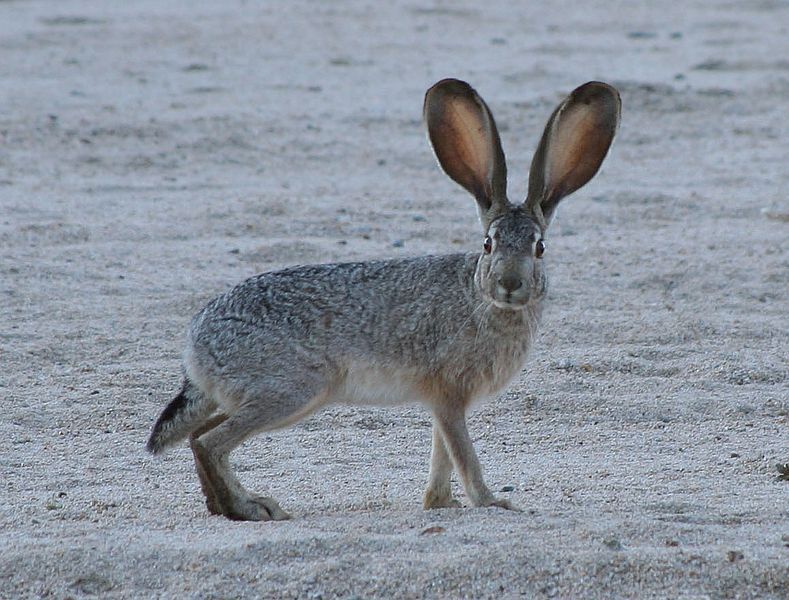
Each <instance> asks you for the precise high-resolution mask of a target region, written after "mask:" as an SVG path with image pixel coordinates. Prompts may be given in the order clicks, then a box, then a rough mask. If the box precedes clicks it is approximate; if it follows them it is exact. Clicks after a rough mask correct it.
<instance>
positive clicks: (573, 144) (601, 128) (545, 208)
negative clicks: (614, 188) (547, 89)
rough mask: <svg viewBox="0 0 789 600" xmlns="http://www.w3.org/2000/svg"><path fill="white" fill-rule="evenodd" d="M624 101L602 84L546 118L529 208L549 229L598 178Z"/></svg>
mask: <svg viewBox="0 0 789 600" xmlns="http://www.w3.org/2000/svg"><path fill="white" fill-rule="evenodd" d="M621 107H622V102H621V100H620V98H619V92H617V91H616V89H615V88H613V87H611V86H610V85H608V84H605V83H601V82H599V81H590V82H589V83H585V84H584V85H582V86H581V87H579V88H576V89H575V90H573V92H572V93H571V94H570V95H569V96H567V98H565V100H564V101H563V102H562V103H561V104H559V106H558V107H557V108H556V110H555V111H554V112H553V114H552V115H551V118H550V119H549V120H548V124H547V125H546V126H545V132H544V133H543V134H542V139H541V140H540V145H539V147H538V148H537V152H536V153H535V155H534V159H533V160H532V163H531V169H530V171H529V195H528V196H527V197H526V206H527V207H528V208H529V210H530V211H531V212H532V213H534V214H535V215H536V216H537V217H538V219H540V220H541V221H542V223H541V225H542V226H543V228H544V227H546V226H547V225H548V224H549V223H550V221H551V218H552V217H553V213H554V210H555V209H556V205H557V204H559V201H560V200H561V199H562V198H564V197H565V196H568V195H569V194H572V193H573V192H574V191H575V190H577V189H578V188H580V187H581V186H583V185H585V184H586V183H587V182H588V181H589V180H590V179H591V178H592V177H594V175H595V173H597V170H598V169H599V168H600V165H601V164H602V163H603V159H604V158H605V155H606V154H607V153H608V149H609V148H610V147H611V142H613V140H614V134H616V129H617V126H618V125H619V114H620V112H621Z"/></svg>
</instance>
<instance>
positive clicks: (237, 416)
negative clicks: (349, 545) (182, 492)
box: [190, 397, 323, 521]
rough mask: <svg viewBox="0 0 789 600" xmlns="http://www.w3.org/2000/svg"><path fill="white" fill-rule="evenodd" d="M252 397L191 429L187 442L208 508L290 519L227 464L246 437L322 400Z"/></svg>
mask: <svg viewBox="0 0 789 600" xmlns="http://www.w3.org/2000/svg"><path fill="white" fill-rule="evenodd" d="M321 400H322V399H321V398H318V397H316V398H314V399H313V401H312V402H309V403H307V404H305V403H303V402H301V403H291V402H288V401H280V402H268V403H267V402H266V401H265V400H264V401H260V400H258V401H252V402H246V403H244V404H242V406H241V408H240V409H239V410H238V411H237V412H235V413H234V414H232V415H230V416H225V415H219V416H217V417H215V418H214V419H211V420H210V421H208V422H207V423H206V424H205V425H204V426H203V427H202V428H201V429H199V430H197V431H195V432H194V434H193V435H192V436H191V439H190V446H191V448H192V453H193V454H194V457H195V464H196V467H197V473H198V476H199V477H200V484H201V486H202V488H203V493H204V494H205V497H206V505H207V506H208V510H209V511H210V512H211V513H213V514H220V515H224V516H225V517H227V518H228V519H233V520H239V521H282V520H285V519H289V518H290V515H288V513H286V512H285V511H284V510H282V508H280V506H279V504H277V502H276V500H274V499H273V498H270V497H268V496H261V495H258V494H253V493H251V492H249V491H247V490H246V489H245V488H244V486H243V485H242V484H241V482H240V481H239V480H238V478H237V477H236V476H235V474H234V473H233V471H232V468H231V466H230V460H229V457H230V453H231V452H232V451H233V450H234V449H235V448H237V447H238V446H239V445H240V444H241V443H242V442H243V441H244V440H245V439H247V438H248V437H250V436H252V435H254V434H255V433H258V432H260V431H264V430H270V429H275V428H277V427H281V426H284V425H287V424H289V423H293V422H295V421H298V420H300V419H302V418H304V417H305V416H307V415H308V414H310V413H312V412H313V411H314V410H316V409H317V408H318V407H319V406H321V405H322V404H323V402H322V401H321Z"/></svg>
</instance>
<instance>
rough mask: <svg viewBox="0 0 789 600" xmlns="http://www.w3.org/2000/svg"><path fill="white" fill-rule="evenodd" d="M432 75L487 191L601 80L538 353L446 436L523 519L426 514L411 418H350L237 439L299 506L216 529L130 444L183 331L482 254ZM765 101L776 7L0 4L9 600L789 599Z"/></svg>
mask: <svg viewBox="0 0 789 600" xmlns="http://www.w3.org/2000/svg"><path fill="white" fill-rule="evenodd" d="M579 6H582V8H579ZM449 76H454V77H459V78H462V79H465V80H467V81H469V82H470V83H472V85H474V86H475V87H476V88H477V89H478V90H479V92H480V93H481V94H482V95H483V96H484V97H485V99H486V100H487V101H488V103H489V104H490V106H491V108H492V110H493V112H494V114H495V116H496V118H497V120H498V123H499V129H500V132H501V138H502V143H503V145H504V148H505V151H506V153H507V156H508V160H509V171H510V193H511V197H512V198H513V199H517V198H521V197H523V196H524V195H525V190H526V180H527V172H528V165H529V161H530V159H531V156H532V153H533V151H534V149H535V147H536V145H537V141H538V139H539V135H540V133H541V131H542V128H543V126H544V124H545V121H546V119H547V118H548V116H549V115H550V112H551V110H552V109H553V107H554V106H555V105H556V103H557V102H558V101H559V100H560V99H561V98H562V97H563V96H564V95H565V94H567V93H568V92H569V91H570V90H571V89H573V88H574V87H576V86H577V85H579V84H581V83H583V82H585V81H588V80H591V79H599V80H603V81H607V82H609V83H611V84H613V85H615V86H616V87H617V88H618V89H619V90H620V91H621V95H622V101H623V107H624V108H623V113H622V124H621V129H620V132H619V137H618V139H617V141H616V142H615V145H614V148H613V150H612V152H611V154H610V155H609V157H608V159H607V160H606V162H605V164H604V165H603V168H602V170H601V171H600V173H599V174H598V175H597V177H596V178H595V180H594V181H593V182H592V183H590V184H589V185H588V186H587V187H585V188H584V189H582V190H581V191H579V192H578V193H577V194H575V195H574V196H572V197H571V198H570V199H568V200H567V201H566V202H565V203H564V204H563V206H562V208H561V210H560V211H559V215H558V217H557V219H556V221H555V222H554V224H553V226H552V228H551V230H550V238H549V240H548V252H547V253H546V257H545V260H546V261H547V269H548V273H549V277H550V281H551V284H550V296H549V302H548V304H547V307H546V311H545V315H544V319H543V322H542V326H541V330H540V333H539V335H538V339H537V341H536V344H535V347H534V350H533V352H532V354H531V357H530V359H529V362H528V364H527V366H526V368H525V369H524V370H523V372H522V373H521V374H520V375H519V376H518V377H517V378H516V380H515V381H514V382H513V384H512V385H511V386H510V387H509V388H508V390H507V391H506V392H505V393H503V394H501V395H500V396H499V397H498V398H492V399H490V400H489V401H488V402H486V403H484V404H481V405H479V406H477V407H476V408H475V410H474V412H473V413H472V414H471V416H470V418H469V428H470V431H471V434H472V437H473V439H474V443H475V446H476V449H477V452H478V453H479V455H480V460H481V461H482V464H483V467H484V469H485V475H486V479H487V482H488V484H489V485H490V486H491V488H492V489H493V490H494V491H496V492H497V493H499V494H500V495H501V496H502V497H506V498H508V499H510V500H511V501H512V502H513V503H514V504H516V505H517V506H519V507H521V508H522V509H523V511H522V512H519V513H516V512H509V511H504V510H501V509H476V508H465V509H459V510H450V509H444V510H436V511H429V512H426V511H423V510H422V506H421V496H422V491H423V489H424V486H425V483H426V479H427V468H428V460H429V452H430V415H429V413H428V411H426V410H425V409H424V408H423V407H420V406H404V407H400V408H390V409H384V408H372V407H347V406H346V407H333V408H329V409H327V410H325V411H324V412H321V413H320V414H318V415H316V416H314V417H312V418H310V419H308V420H306V421H304V422H302V423H300V424H298V425H296V426H293V427H291V428H290V429H287V430H284V431H280V432H275V433H271V434H265V435H260V436H258V437H256V438H253V439H251V440H249V441H248V442H247V443H246V444H244V445H243V446H242V447H241V448H240V449H239V450H238V452H237V453H235V454H234V463H235V464H236V465H237V469H238V473H239V476H240V477H241V478H242V480H243V481H244V483H245V484H246V485H247V486H248V487H249V488H250V489H252V490H255V491H259V492H265V493H270V494H272V495H273V496H275V497H276V498H277V500H278V501H279V502H280V503H281V505H282V506H283V508H285V509H286V510H288V511H289V512H291V513H292V514H293V515H294V519H293V520H292V521H288V522H280V523H238V522H230V521H228V520H225V519H223V518H220V517H214V516H211V515H209V514H208V512H207V510H206V508H205V505H204V503H203V497H202V494H201V493H200V489H199V485H198V480H197V477H196V475H195V472H194V466H193V461H192V457H191V453H190V452H189V450H188V448H187V446H186V444H184V445H182V446H181V447H179V448H177V449H175V450H173V451H172V452H170V453H168V454H166V455H165V456H164V457H162V458H161V459H156V458H153V457H151V456H149V455H147V454H146V453H145V451H144V443H145V440H146V437H147V435H148V432H149V430H150V427H151V425H152V424H153V421H154V420H155V418H156V416H157V415H158V413H159V411H160V410H161V409H162V408H163V406H164V405H165V404H166V403H167V402H168V401H169V400H170V399H171V398H172V397H173V395H174V394H175V393H176V392H177V391H178V388H179V385H180V381H181V373H180V355H181V351H182V348H183V343H184V334H185V329H186V326H187V323H188V321H189V319H190V317H191V315H192V314H194V312H195V311H197V310H198V309H199V308H200V307H201V306H202V305H204V304H205V302H207V301H208V300H209V299H210V298H212V297H214V296H215V295H217V294H218V293H220V292H223V291H225V290H227V289H228V288H229V287H230V286H231V285H233V284H235V283H237V282H238V281H241V280H243V279H244V278H245V277H248V276H250V275H253V274H255V273H258V272H261V271H266V270H270V269H274V268H278V267H282V266H285V265H291V264H305V263H314V262H324V261H331V260H360V259H368V258H380V257H394V256H409V255H416V254H426V253H444V252H455V251H460V250H464V251H465V250H473V249H476V248H479V247H480V246H481V238H482V235H481V230H480V226H479V223H478V221H477V217H476V211H475V208H474V206H473V201H472V199H471V198H470V197H469V196H468V195H467V194H466V193H465V192H464V191H463V190H462V189H460V188H459V187H458V186H457V185H455V184H454V183H453V182H451V181H450V180H449V179H448V178H447V177H446V176H445V175H443V174H442V173H441V172H440V170H439V168H438V167H437V165H436V162H435V159H434V158H433V156H432V153H431V151H430V148H429V146H428V144H427V142H426V139H425V134H424V128H423V125H422V122H421V108H422V99H423V95H424V92H425V90H426V89H427V88H428V87H429V86H430V85H431V84H432V83H433V82H435V81H437V80H438V79H441V78H444V77H449ZM787 116H789V4H787V2H784V1H781V0H732V1H727V2H723V1H720V2H716V1H713V0H703V1H702V0H691V1H690V2H685V3H681V4H679V3H668V2H665V3H664V2H654V3H646V2H624V1H614V2H607V1H603V0H593V1H592V2H584V3H579V2H556V3H554V2H550V3H549V2H545V3H543V2H505V1H498V0H492V1H488V2H484V3H472V2H469V3H454V2H448V1H447V2H435V3H427V2H426V3H420V2H416V1H411V2H392V3H384V2H380V3H375V2H370V1H361V0H352V1H348V2H302V1H295V2H287V1H284V0H282V1H279V2H260V3H258V2H251V1H231V2H215V1H194V2H154V1H152V0H142V1H139V2H128V3H122V2H99V1H95V2H93V1H63V2H59V1H54V0H42V1H38V2H24V1H0V366H1V369H0V398H1V399H2V408H3V417H2V419H0V458H2V461H1V463H0V506H1V507H2V508H1V509H0V597H1V598H37V597H46V598H49V597H52V598H81V597H89V596H96V597H101V598H135V597H140V598H143V597H145V598H147V597H162V598H174V597H186V598H235V597H250V598H251V597H261V598H264V597H265V598H276V597H283V598H313V599H315V598H324V599H328V598H393V597H396V598H499V597H503V598H517V597H532V598H553V597H555V598H579V597H587V598H776V599H777V598H788V597H789V481H788V480H786V479H781V477H780V474H779V471H778V470H777V468H776V465H777V464H783V463H789V422H788V421H789V416H788V415H789V365H788V362H787V357H788V356H789V202H788V201H787V190H789V162H788V161H789V159H788V158H787V157H788V156H789V126H788V125H787V123H789V120H788V119H787ZM454 485H455V488H456V493H457V494H458V497H459V498H460V499H461V500H464V501H465V500H466V499H465V496H464V495H463V493H462V489H461V487H460V486H459V484H458V483H457V482H455V483H454ZM502 490H509V491H502Z"/></svg>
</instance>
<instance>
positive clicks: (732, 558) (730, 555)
mask: <svg viewBox="0 0 789 600" xmlns="http://www.w3.org/2000/svg"><path fill="white" fill-rule="evenodd" d="M743 558H745V555H744V554H743V553H742V552H740V551H739V550H729V551H728V552H727V553H726V560H728V561H729V562H737V561H738V560H742V559H743Z"/></svg>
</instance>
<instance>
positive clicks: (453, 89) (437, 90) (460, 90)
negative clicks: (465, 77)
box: [425, 77, 476, 100]
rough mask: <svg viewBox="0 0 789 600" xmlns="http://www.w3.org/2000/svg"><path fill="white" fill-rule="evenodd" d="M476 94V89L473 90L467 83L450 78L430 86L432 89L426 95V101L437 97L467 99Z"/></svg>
mask: <svg viewBox="0 0 789 600" xmlns="http://www.w3.org/2000/svg"><path fill="white" fill-rule="evenodd" d="M475 94H476V92H475V91H474V88H472V87H471V86H470V85H469V84H468V83H466V82H465V81H462V80H460V79H453V78H451V77H448V78H446V79H442V80H441V81H438V82H436V83H434V84H433V85H432V86H430V89H428V90H427V93H426V94H425V100H427V99H428V98H432V97H434V96H437V95H447V96H466V97H467V96H469V95H475Z"/></svg>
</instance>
